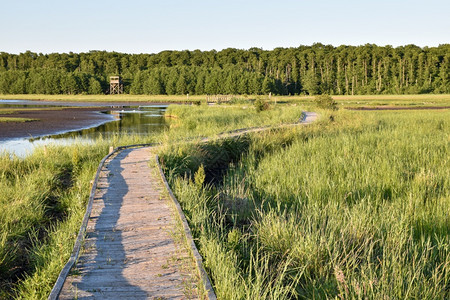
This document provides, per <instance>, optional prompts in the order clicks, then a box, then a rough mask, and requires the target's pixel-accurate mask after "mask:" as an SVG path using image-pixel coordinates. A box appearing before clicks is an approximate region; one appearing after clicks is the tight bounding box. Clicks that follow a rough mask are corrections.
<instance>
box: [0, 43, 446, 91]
mask: <svg viewBox="0 0 450 300" xmlns="http://www.w3.org/2000/svg"><path fill="white" fill-rule="evenodd" d="M119 74H120V75H121V76H122V77H123V79H124V82H125V87H124V88H125V93H131V94H167V95H175V94H187V93H190V94H267V93H272V94H277V95H288V94H291V95H294V94H309V95H316V94H323V93H327V94H335V95H357V94H418V93H450V44H444V45H440V46H438V47H424V48H421V47H418V46H415V45H407V46H401V47H396V48H394V47H391V46H377V45H373V44H366V45H364V46H339V47H334V46H331V45H323V44H320V43H318V44H314V45H312V46H300V47H297V48H276V49H274V50H262V49H259V48H251V49H249V50H240V49H233V48H228V49H224V50H222V51H215V50H212V51H200V50H195V51H189V50H185V51H163V52H160V53H157V54H124V53H117V52H106V51H90V52H88V53H72V52H70V53H52V54H42V53H39V54H37V53H33V52H30V51H27V52H25V53H20V54H9V53H5V52H1V53H0V93H2V94H35V93H39V94H100V93H105V92H106V91H107V90H108V86H109V76H112V75H119Z"/></svg>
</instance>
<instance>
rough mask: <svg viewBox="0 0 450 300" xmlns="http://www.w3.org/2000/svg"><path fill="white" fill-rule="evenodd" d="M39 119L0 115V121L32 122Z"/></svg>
mask: <svg viewBox="0 0 450 300" xmlns="http://www.w3.org/2000/svg"><path fill="white" fill-rule="evenodd" d="M33 121H39V120H38V119H30V118H11V117H0V123H12V122H16V123H24V122H33Z"/></svg>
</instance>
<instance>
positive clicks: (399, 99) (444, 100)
mask: <svg viewBox="0 0 450 300" xmlns="http://www.w3.org/2000/svg"><path fill="white" fill-rule="evenodd" d="M238 98H240V99H244V100H245V99H248V100H249V101H250V100H252V99H256V98H265V99H268V100H269V98H268V96H267V95H266V96H264V95H260V96H257V95H242V96H238ZM333 98H334V99H335V100H336V101H337V102H338V103H339V105H341V106H351V107H353V106H386V105H392V106H414V107H417V106H419V107H420V106H449V105H450V94H420V95H355V96H342V95H340V96H333ZM0 99H9V100H48V101H79V102H83V101H85V102H163V103H171V102H191V101H205V100H206V96H205V95H190V96H189V98H188V97H187V96H186V95H171V96H168V95H123V94H122V95H35V94H25V95H0ZM313 100H314V97H313V96H272V97H271V98H270V102H273V103H284V102H289V103H299V104H309V103H312V102H313Z"/></svg>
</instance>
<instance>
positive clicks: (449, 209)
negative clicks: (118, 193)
mask: <svg viewBox="0 0 450 300" xmlns="http://www.w3.org/2000/svg"><path fill="white" fill-rule="evenodd" d="M327 120H328V121H327ZM448 120H450V112H449V111H427V112H382V113H380V112H360V113H356V112H342V111H341V112H338V113H335V114H334V115H333V118H331V119H327V118H323V119H322V121H321V122H319V123H318V124H316V125H312V126H310V127H308V128H305V129H294V130H281V131H275V132H274V131H272V132H269V133H266V134H263V135H253V136H252V137H251V138H250V141H249V143H248V145H247V146H246V147H245V151H244V152H243V154H242V157H241V159H240V160H236V159H233V160H232V163H231V164H230V165H229V168H228V171H227V172H226V174H225V175H224V176H223V179H222V181H220V182H219V183H217V181H216V182H214V181H210V183H208V182H205V183H202V184H200V185H199V183H198V182H195V179H193V178H195V176H193V174H194V173H195V172H196V171H197V169H198V168H199V165H203V166H206V167H205V172H206V173H207V174H208V172H212V173H213V171H212V170H208V165H211V164H210V160H211V159H210V158H214V157H217V155H219V156H220V157H226V156H224V155H220V153H222V152H226V153H230V152H232V151H231V150H227V149H226V148H225V149H224V148H223V147H215V145H216V146H217V142H216V144H214V143H213V144H211V145H210V146H209V148H208V152H207V153H204V155H201V154H199V152H198V151H197V150H196V148H195V147H192V148H191V149H190V150H189V149H186V148H185V147H184V148H183V147H181V148H180V149H181V150H180V151H179V152H178V154H179V156H178V155H177V151H176V149H171V150H166V153H162V155H161V157H162V159H163V160H164V163H165V167H166V170H167V174H169V176H170V178H171V182H172V186H173V188H174V190H175V193H176V194H177V196H178V197H179V199H180V202H181V203H182V206H183V209H184V210H185V211H186V215H187V218H188V220H189V222H190V224H191V226H192V229H193V233H194V235H195V236H196V237H197V239H198V245H199V248H200V252H201V253H202V255H203V256H204V259H205V264H206V266H207V268H208V270H209V272H210V275H211V276H212V280H213V282H214V286H215V289H216V292H217V295H218V297H219V298H220V299H244V298H246V299H255V298H265V299H274V298H277V299H287V298H304V299H311V298H335V297H337V298H358V299H360V298H370V299H385V298H388V299H391V298H394V299H448V298H449V297H450V192H449V191H450V189H449V187H450V174H449V173H450V161H449V160H450V159H449V156H448V153H449V150H450V144H449V136H450V126H449V125H450V124H449V121H448ZM230 143H231V142H228V143H227V144H230ZM233 144H236V145H238V146H239V145H240V144H239V143H238V142H233ZM189 151H191V152H189ZM200 153H201V152H200ZM199 156H200V157H199ZM193 158H195V159H193ZM180 159H183V160H184V161H189V162H190V164H186V166H189V168H187V169H189V170H188V171H183V170H180V169H178V170H176V166H178V165H179V164H178V162H179V161H180ZM230 161H231V160H230ZM173 162H176V163H173ZM192 162H195V163H192ZM183 172H184V174H183ZM222 174H223V173H222Z"/></svg>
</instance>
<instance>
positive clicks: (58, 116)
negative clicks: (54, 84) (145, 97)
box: [0, 101, 166, 142]
mask: <svg viewBox="0 0 450 300" xmlns="http://www.w3.org/2000/svg"><path fill="white" fill-rule="evenodd" d="M0 103H2V101H0ZM31 105H51V106H52V107H47V106H42V108H40V107H36V106H34V107H33V108H32V109H24V108H23V107H17V108H14V107H10V108H5V109H11V110H14V109H17V110H18V111H17V112H16V113H13V114H2V113H1V112H0V117H15V118H26V119H36V121H29V122H0V142H3V141H9V140H14V139H20V138H36V137H42V136H47V135H52V134H60V133H63V132H68V131H77V130H82V129H85V128H90V127H96V126H99V125H101V124H104V123H107V122H111V121H113V120H114V119H115V118H114V116H113V115H111V114H107V113H106V112H109V111H117V110H133V109H135V108H130V106H131V107H133V106H134V107H137V106H146V105H151V106H156V105H166V104H164V103H153V102H149V103H145V102H120V103H118V102H104V103H98V102H96V103H87V102H84V103H79V102H78V103H77V102H73V103H71V102H50V101H48V102H47V101H32V103H31ZM62 106H64V107H62ZM55 107H56V108H55Z"/></svg>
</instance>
